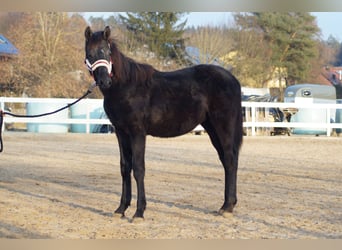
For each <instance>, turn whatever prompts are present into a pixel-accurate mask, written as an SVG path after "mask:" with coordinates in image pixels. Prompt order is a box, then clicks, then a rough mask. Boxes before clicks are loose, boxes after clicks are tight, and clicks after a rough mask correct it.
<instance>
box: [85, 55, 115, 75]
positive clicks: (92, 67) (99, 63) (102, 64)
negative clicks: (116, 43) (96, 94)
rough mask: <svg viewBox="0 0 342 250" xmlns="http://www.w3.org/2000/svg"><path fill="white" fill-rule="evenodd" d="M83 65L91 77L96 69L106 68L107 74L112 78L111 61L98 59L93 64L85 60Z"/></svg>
mask: <svg viewBox="0 0 342 250" xmlns="http://www.w3.org/2000/svg"><path fill="white" fill-rule="evenodd" d="M85 64H86V66H87V68H88V70H89V72H90V74H91V75H93V72H94V71H95V70H96V69H97V68H98V67H106V69H107V71H108V74H109V75H110V76H112V65H113V63H112V61H109V62H108V61H107V60H105V59H99V60H97V61H96V62H94V63H93V64H91V63H90V62H89V60H88V59H85Z"/></svg>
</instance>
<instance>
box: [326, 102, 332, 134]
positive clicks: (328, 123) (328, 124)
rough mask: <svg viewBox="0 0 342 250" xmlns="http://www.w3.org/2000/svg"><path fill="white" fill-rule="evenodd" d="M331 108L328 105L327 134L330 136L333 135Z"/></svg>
mask: <svg viewBox="0 0 342 250" xmlns="http://www.w3.org/2000/svg"><path fill="white" fill-rule="evenodd" d="M330 112H331V111H330V108H329V107H327V120H326V123H327V126H326V127H327V136H330V135H331V126H330Z"/></svg>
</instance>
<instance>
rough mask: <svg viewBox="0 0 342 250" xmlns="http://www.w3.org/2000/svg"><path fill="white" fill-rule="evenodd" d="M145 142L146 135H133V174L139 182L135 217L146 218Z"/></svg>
mask: <svg viewBox="0 0 342 250" xmlns="http://www.w3.org/2000/svg"><path fill="white" fill-rule="evenodd" d="M145 144H146V135H134V136H132V156H133V157H132V159H133V176H134V178H135V181H136V183H137V193H138V197H137V210H136V212H135V214H134V216H133V218H144V211H145V208H146V197H145V185H144V177H145Z"/></svg>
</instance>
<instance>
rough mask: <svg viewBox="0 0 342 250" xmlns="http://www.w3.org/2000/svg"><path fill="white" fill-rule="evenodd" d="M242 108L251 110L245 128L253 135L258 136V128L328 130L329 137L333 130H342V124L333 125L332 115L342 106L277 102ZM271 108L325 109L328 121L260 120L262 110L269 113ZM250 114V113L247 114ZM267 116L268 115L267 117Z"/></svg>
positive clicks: (252, 104)
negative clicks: (249, 129)
mask: <svg viewBox="0 0 342 250" xmlns="http://www.w3.org/2000/svg"><path fill="white" fill-rule="evenodd" d="M242 106H243V107H245V108H246V110H248V109H249V112H250V113H249V117H246V114H245V117H244V118H245V122H244V123H243V126H244V127H245V128H251V134H252V135H256V128H317V129H326V131H327V136H330V135H331V132H332V129H334V128H342V123H335V122H334V123H331V114H332V113H335V112H336V111H337V110H340V109H342V104H327V103H300V104H299V103H277V102H242ZM270 108H279V109H281V110H283V109H289V108H291V109H317V110H318V109H321V110H322V109H324V110H326V112H325V113H326V119H325V121H324V122H320V123H317V122H315V123H310V122H287V121H284V122H269V121H266V120H267V118H265V119H262V118H261V119H260V118H259V116H258V113H260V110H265V113H267V112H268V109H270ZM247 114H248V112H247ZM266 116H267V115H266Z"/></svg>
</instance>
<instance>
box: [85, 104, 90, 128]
mask: <svg viewBox="0 0 342 250" xmlns="http://www.w3.org/2000/svg"><path fill="white" fill-rule="evenodd" d="M86 107H87V112H86V120H87V123H86V133H87V134H89V133H90V123H89V120H90V111H89V109H88V107H89V105H86Z"/></svg>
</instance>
